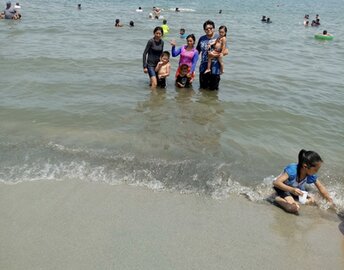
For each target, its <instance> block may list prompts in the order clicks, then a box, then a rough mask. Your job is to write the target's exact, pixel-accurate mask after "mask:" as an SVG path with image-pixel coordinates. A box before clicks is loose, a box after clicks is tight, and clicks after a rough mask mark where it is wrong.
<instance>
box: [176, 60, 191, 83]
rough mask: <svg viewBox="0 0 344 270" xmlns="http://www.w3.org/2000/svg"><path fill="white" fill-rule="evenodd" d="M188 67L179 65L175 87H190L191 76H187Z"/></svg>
mask: <svg viewBox="0 0 344 270" xmlns="http://www.w3.org/2000/svg"><path fill="white" fill-rule="evenodd" d="M189 69H190V68H189V66H188V65H187V64H181V65H180V66H179V72H178V75H176V86H177V87H179V88H188V87H190V86H191V76H190V74H189Z"/></svg>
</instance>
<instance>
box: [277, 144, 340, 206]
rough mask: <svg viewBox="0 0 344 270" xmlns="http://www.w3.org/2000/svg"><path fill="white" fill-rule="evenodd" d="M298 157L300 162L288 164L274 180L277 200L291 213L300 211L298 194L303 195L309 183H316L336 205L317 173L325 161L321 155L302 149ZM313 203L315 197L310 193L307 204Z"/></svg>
mask: <svg viewBox="0 0 344 270" xmlns="http://www.w3.org/2000/svg"><path fill="white" fill-rule="evenodd" d="M298 158H299V161H298V163H291V164H289V165H287V166H286V167H285V168H284V170H283V172H282V174H280V175H279V176H278V177H277V178H276V179H275V180H274V182H273V185H274V189H275V190H276V192H277V197H276V199H275V202H276V203H277V204H278V205H280V206H281V207H282V208H283V209H284V210H285V211H287V212H289V213H298V211H299V209H300V205H299V204H298V203H297V202H296V201H297V200H298V198H299V197H298V196H302V195H303V191H305V184H306V183H307V184H315V186H316V187H317V189H318V190H319V192H320V194H321V195H322V197H323V198H325V199H326V200H327V201H328V202H329V203H330V204H331V205H332V206H334V204H333V200H332V198H331V197H330V195H329V193H328V191H327V190H326V188H325V187H324V186H323V184H322V183H321V182H320V181H319V180H318V176H317V175H316V173H317V172H318V170H319V169H320V167H321V164H322V162H323V161H322V159H321V157H320V156H319V155H318V154H317V153H316V152H313V151H306V150H304V149H302V150H301V151H300V152H299V156H298ZM312 203H314V198H313V197H311V196H309V195H308V196H307V201H306V204H312Z"/></svg>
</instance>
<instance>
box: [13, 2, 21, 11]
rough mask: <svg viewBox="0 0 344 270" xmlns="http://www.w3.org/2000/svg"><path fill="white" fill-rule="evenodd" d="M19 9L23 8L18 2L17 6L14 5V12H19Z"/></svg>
mask: <svg viewBox="0 0 344 270" xmlns="http://www.w3.org/2000/svg"><path fill="white" fill-rule="evenodd" d="M19 9H21V6H20V4H19V3H18V2H17V3H16V4H15V5H14V10H15V11H17V12H19Z"/></svg>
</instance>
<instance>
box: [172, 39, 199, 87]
mask: <svg viewBox="0 0 344 270" xmlns="http://www.w3.org/2000/svg"><path fill="white" fill-rule="evenodd" d="M186 42H187V45H184V46H182V47H180V48H178V49H176V42H175V41H171V45H172V56H173V57H176V56H178V55H180V59H179V65H178V69H177V72H176V78H177V76H178V75H179V67H180V66H181V65H183V64H186V65H188V67H189V74H188V76H189V77H190V78H191V79H190V82H192V81H193V79H194V77H195V68H196V64H197V61H198V51H197V50H196V48H195V43H196V38H195V35H194V34H191V35H188V36H187V37H186Z"/></svg>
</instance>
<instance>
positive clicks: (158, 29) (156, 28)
mask: <svg viewBox="0 0 344 270" xmlns="http://www.w3.org/2000/svg"><path fill="white" fill-rule="evenodd" d="M157 31H160V32H161V34H162V35H164V30H163V29H162V28H161V27H160V26H157V27H155V28H154V30H153V33H154V34H155V33H156V32H157Z"/></svg>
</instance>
